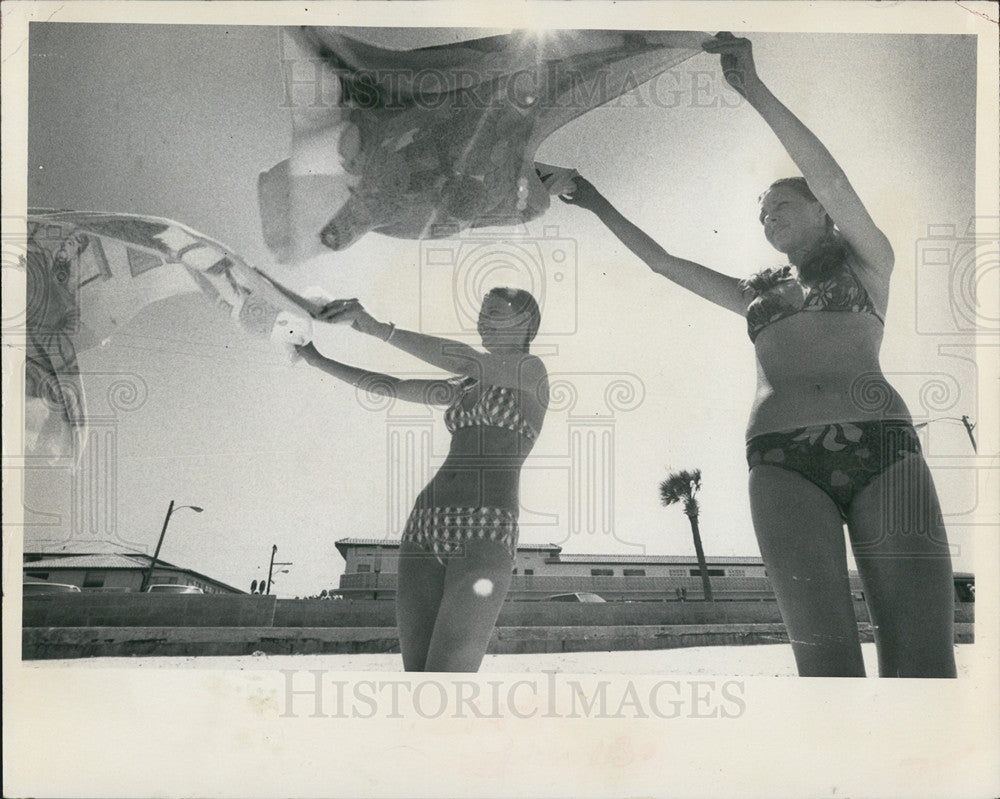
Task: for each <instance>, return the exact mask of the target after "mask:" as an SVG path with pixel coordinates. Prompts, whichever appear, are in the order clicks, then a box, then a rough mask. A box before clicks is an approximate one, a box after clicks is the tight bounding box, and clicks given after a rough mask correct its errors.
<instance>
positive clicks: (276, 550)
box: [264, 544, 292, 594]
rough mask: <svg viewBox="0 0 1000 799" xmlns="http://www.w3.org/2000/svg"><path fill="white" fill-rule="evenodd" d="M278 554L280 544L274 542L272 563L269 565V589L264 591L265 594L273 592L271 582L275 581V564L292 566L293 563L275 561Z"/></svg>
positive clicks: (285, 570)
mask: <svg viewBox="0 0 1000 799" xmlns="http://www.w3.org/2000/svg"><path fill="white" fill-rule="evenodd" d="M277 554H278V545H277V544H274V545H272V546H271V565H270V566H268V567H267V589H266V590H265V591H264V593H265V594H270V593H271V583H272V582H273V580H272V577H271V575H272V574H274V567H275V566H291V565H292V563H291V562H289V563H279V562H277V561H275V559H274V556H275V555H277ZM282 571H284V572H287V571H288V569H282Z"/></svg>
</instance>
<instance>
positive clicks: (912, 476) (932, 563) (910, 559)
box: [847, 455, 955, 677]
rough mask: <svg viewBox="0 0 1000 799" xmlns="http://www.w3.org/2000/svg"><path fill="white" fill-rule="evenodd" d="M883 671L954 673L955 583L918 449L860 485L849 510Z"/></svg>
mask: <svg viewBox="0 0 1000 799" xmlns="http://www.w3.org/2000/svg"><path fill="white" fill-rule="evenodd" d="M847 522H848V529H849V530H850V535H851V545H852V547H853V550H854V559H855V561H856V562H857V564H858V572H859V573H860V575H861V580H862V582H863V583H864V587H865V599H866V601H867V603H868V612H869V615H870V616H871V620H872V625H873V627H874V628H875V644H876V646H877V648H878V665H879V674H880V675H881V676H882V677H954V676H955V652H954V640H955V639H954V620H955V606H954V601H955V599H954V597H955V586H954V579H953V575H952V570H951V555H950V553H949V550H948V541H947V536H946V534H945V530H944V522H943V520H942V518H941V507H940V504H939V503H938V497H937V492H936V491H935V490H934V482H933V479H932V478H931V474H930V470H929V469H928V468H927V463H926V462H925V461H924V459H923V457H922V456H920V455H911V456H908V457H906V458H904V459H903V460H901V461H898V462H897V463H895V464H893V465H892V466H890V467H889V468H888V469H886V470H885V471H884V472H882V474H880V475H879V476H878V477H876V478H875V479H874V480H872V482H870V483H869V484H868V485H867V486H865V487H864V488H863V489H862V490H861V491H859V492H858V494H857V496H856V497H855V498H854V501H853V502H852V503H851V507H850V512H849V514H848V519H847Z"/></svg>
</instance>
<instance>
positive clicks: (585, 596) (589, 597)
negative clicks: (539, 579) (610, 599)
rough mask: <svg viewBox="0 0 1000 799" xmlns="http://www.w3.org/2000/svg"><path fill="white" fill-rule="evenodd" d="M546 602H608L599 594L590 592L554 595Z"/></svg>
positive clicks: (546, 599) (547, 598)
mask: <svg viewBox="0 0 1000 799" xmlns="http://www.w3.org/2000/svg"><path fill="white" fill-rule="evenodd" d="M545 601H546V602H606V601H607V600H606V599H605V598H604V597H602V596H598V595H597V594H591V593H589V592H588V591H577V592H576V593H573V594H553V595H552V596H549V597H546V598H545Z"/></svg>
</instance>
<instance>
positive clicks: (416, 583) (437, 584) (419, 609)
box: [396, 541, 445, 671]
mask: <svg viewBox="0 0 1000 799" xmlns="http://www.w3.org/2000/svg"><path fill="white" fill-rule="evenodd" d="M396 580H397V582H396V626H397V627H398V628H399V648H400V650H401V651H402V653H403V668H404V669H405V670H406V671H424V670H425V669H424V665H425V663H426V660H427V650H428V649H429V648H430V643H431V636H432V635H433V634H434V621H435V619H436V618H437V614H438V606H439V605H440V604H441V597H442V596H443V595H444V585H445V567H444V566H443V565H442V564H441V562H440V561H439V560H438V559H437V558H436V557H434V555H432V554H431V553H430V552H429V551H428V550H426V549H424V548H423V547H421V546H418V545H417V544H414V543H412V542H410V541H403V542H402V543H401V544H400V546H399V573H398V575H397V577H396Z"/></svg>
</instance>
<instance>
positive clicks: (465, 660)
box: [298, 288, 548, 672]
mask: <svg viewBox="0 0 1000 799" xmlns="http://www.w3.org/2000/svg"><path fill="white" fill-rule="evenodd" d="M319 318H320V319H322V320H324V321H331V322H332V321H337V322H341V321H345V320H353V327H354V328H355V329H356V330H359V331H361V332H362V333H366V334H368V335H372V336H376V337H378V338H381V339H382V340H384V341H387V342H388V343H390V344H392V345H394V346H396V347H397V348H399V349H401V350H403V351H404V352H408V353H410V354H411V355H415V356H416V357H418V358H420V359H422V360H424V361H426V362H427V363H429V364H431V365H433V366H436V367H439V368H441V369H445V370H447V371H449V372H452V373H453V374H455V375H457V377H453V378H450V379H439V380H400V379H398V378H395V377H390V376H389V375H384V374H379V373H375V372H369V371H366V370H364V369H358V368H356V367H353V366H348V365H346V364H342V363H339V362H337V361H333V360H330V359H329V358H326V357H324V356H322V355H320V354H319V352H317V350H316V349H315V347H313V346H312V345H311V344H309V345H306V346H304V347H300V348H298V349H299V352H300V353H301V354H302V356H303V357H304V358H305V360H306V361H308V362H309V363H310V364H312V365H313V366H315V367H317V368H319V369H322V370H323V371H324V372H326V373H327V374H330V375H332V376H333V377H336V378H338V379H340V380H343V381H345V382H347V383H350V384H352V385H355V386H358V387H359V388H363V389H366V390H368V391H374V392H377V393H381V394H388V395H390V396H394V397H396V398H398V399H401V400H406V401H410V402H422V403H427V404H430V405H440V406H446V407H447V410H446V411H445V417H444V418H445V425H446V427H447V428H448V431H449V432H450V433H451V434H452V438H451V447H450V449H449V452H448V457H447V458H446V459H445V461H444V463H443V464H442V465H441V468H440V469H438V471H437V474H435V475H434V477H433V478H432V479H431V481H430V483H428V484H427V486H426V487H425V488H424V490H423V491H422V492H421V493H420V495H419V497H417V501H416V504H415V506H414V508H413V512H412V513H411V514H410V518H409V520H408V521H407V523H406V528H405V530H404V531H403V535H402V541H401V543H400V549H399V574H398V586H397V592H396V619H397V623H398V626H399V639H400V648H401V649H402V653H403V666H404V668H405V669H406V670H407V671H462V672H473V671H476V670H478V668H479V664H480V663H481V661H482V659H483V655H484V654H485V653H486V647H487V645H488V644H489V641H490V636H491V635H492V632H493V627H494V625H495V624H496V620H497V616H498V615H499V613H500V608H501V606H502V605H503V601H504V597H505V596H506V595H507V590H508V589H509V588H510V581H511V574H512V571H513V564H514V554H515V552H516V550H517V536H518V527H517V519H518V508H519V501H518V495H519V494H518V484H519V480H520V473H521V466H522V464H523V463H524V460H525V458H527V456H528V453H530V452H531V449H532V447H533V446H534V443H535V439H536V438H537V437H538V432H539V430H540V429H541V427H542V422H543V420H544V419H545V411H546V408H547V407H548V379H547V375H546V371H545V367H544V365H543V364H542V362H541V360H540V359H539V358H537V357H536V356H534V355H532V354H530V352H529V345H530V343H531V340H532V339H533V338H534V337H535V334H536V333H537V332H538V325H539V323H540V321H541V316H540V313H539V309H538V304H537V303H536V302H535V299H534V298H533V297H532V296H531V294H529V293H528V292H526V291H520V290H515V289H502V288H501V289H493V290H492V291H490V293H489V294H487V295H486V297H485V298H484V300H483V304H482V308H481V309H480V314H479V334H480V336H481V337H482V343H483V348H484V349H485V350H486V352H485V353H483V352H479V351H478V350H475V349H473V348H472V347H469V346H468V345H466V344H463V343H461V342H458V341H451V340H449V339H443V338H436V337H433V336H427V335H424V334H421V333H414V332H411V331H407V330H398V329H396V327H395V325H392V324H386V323H382V322H378V321H376V320H375V319H374V318H373V317H372V316H371V315H370V314H368V313H367V312H366V311H365V310H364V309H363V308H362V307H361V305H359V304H358V303H357V302H356V301H350V302H347V303H345V302H343V301H338V302H336V303H330V304H329V305H328V306H327V307H326V308H325V309H323V310H322V311H321V312H320V313H319Z"/></svg>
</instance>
